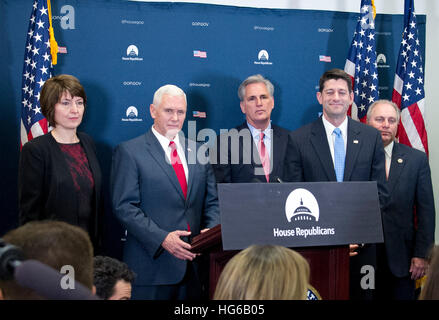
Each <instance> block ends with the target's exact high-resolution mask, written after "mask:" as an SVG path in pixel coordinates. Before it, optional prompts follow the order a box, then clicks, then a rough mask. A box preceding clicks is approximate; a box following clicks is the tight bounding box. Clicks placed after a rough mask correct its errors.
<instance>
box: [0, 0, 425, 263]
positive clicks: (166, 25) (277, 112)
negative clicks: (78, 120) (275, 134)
mask: <svg viewBox="0 0 439 320" xmlns="http://www.w3.org/2000/svg"><path fill="white" fill-rule="evenodd" d="M401 6H403V1H401ZM359 7H360V1H359V0H358V8H359ZM31 9H32V1H30V0H0V43H1V50H0V70H1V77H0V94H1V100H0V108H1V111H2V120H1V126H0V130H1V131H0V133H1V140H2V153H3V156H2V157H1V159H0V166H1V168H2V169H3V174H2V179H1V190H0V197H1V198H0V199H1V207H0V208H1V215H0V235H2V234H3V233H4V232H6V231H7V230H9V229H11V228H13V227H15V226H16V225H17V163H18V157H19V117H20V108H21V104H20V101H21V72H22V68H23V56H24V50H25V48H24V45H25V40H26V33H27V27H28V23H29V16H30V12H31ZM52 14H53V25H54V29H55V37H56V40H57V42H58V45H59V46H62V47H66V49H67V53H66V54H59V55H58V65H56V66H55V74H61V73H68V74H73V75H75V76H76V77H78V78H79V79H80V81H81V83H82V84H83V85H84V87H85V89H86V93H87V96H88V106H87V110H86V114H85V119H84V121H83V124H82V125H81V128H80V130H82V131H85V132H87V133H89V134H90V135H91V136H92V137H93V138H94V139H95V142H96V144H97V147H98V157H99V160H100V163H101V166H102V170H103V172H104V176H105V181H104V186H105V195H106V220H105V222H104V223H105V230H106V233H105V243H106V246H107V249H108V250H107V254H109V255H113V256H116V257H119V256H120V252H121V251H120V249H121V243H122V242H121V238H123V230H122V229H121V228H120V226H119V224H118V222H117V221H116V220H115V219H114V218H113V217H112V214H111V210H110V201H109V195H108V182H109V181H108V180H109V173H110V165H111V152H112V149H113V147H114V146H115V145H117V144H118V143H120V142H121V141H124V140H128V139H131V138H133V137H135V136H138V135H140V134H142V133H143V132H145V131H146V130H147V129H148V128H149V127H150V126H151V124H152V119H151V118H150V116H149V104H150V103H151V101H152V95H153V93H154V91H155V90H156V89H157V88H158V87H160V86H161V85H163V84H166V83H172V84H176V85H178V86H180V87H181V88H182V89H183V90H185V91H186V93H187V97H188V114H187V120H191V121H196V128H197V130H200V129H202V128H212V129H214V130H215V131H216V132H219V129H221V128H225V129H228V128H231V127H234V126H236V125H238V124H240V123H242V121H243V120H244V117H243V115H242V114H241V111H240V108H239V99H238V97H237V88H238V86H239V84H240V82H241V81H242V80H244V79H245V78H246V77H247V76H249V75H251V74H255V73H261V74H262V75H264V76H265V77H267V78H269V79H270V80H271V81H272V82H273V84H274V85H275V93H274V100H275V109H274V111H273V114H272V119H273V122H274V123H276V124H278V125H280V126H283V127H285V128H287V129H290V130H293V129H296V128H298V127H299V126H301V125H303V124H305V123H308V122H310V121H312V120H313V119H315V118H316V117H317V115H318V112H320V111H321V106H320V105H319V104H318V103H317V101H316V98H315V92H316V91H317V89H318V80H319V77H320V76H321V74H322V73H323V72H324V71H325V70H328V69H330V68H334V67H337V68H341V69H343V68H344V64H345V61H346V56H347V53H348V49H349V46H350V43H351V40H352V37H353V32H354V29H355V25H356V21H357V17H358V13H345V12H332V11H314V10H285V9H279V10H278V9H255V8H241V7H231V6H217V5H204V4H187V3H139V2H124V1H116V0H107V1H104V0H94V1H87V0H76V1H74V0H70V1H67V0H52ZM417 19H418V27H419V31H420V35H419V36H420V37H419V38H420V40H421V43H422V44H423V45H424V46H425V21H426V19H425V16H423V15H419V16H418V17H417ZM375 25H376V34H377V36H376V38H377V55H378V71H379V81H380V84H379V92H380V97H381V98H390V97H391V90H392V87H393V77H394V72H395V68H396V58H397V54H398V50H399V46H400V41H401V34H402V31H403V16H402V15H377V17H376V23H375ZM196 50H198V51H200V52H201V53H202V54H201V55H203V54H204V53H205V55H206V57H205V58H204V57H198V56H195V55H194V51H196ZM320 55H324V56H329V57H331V62H322V61H320V60H319V56H320ZM422 55H423V56H425V55H424V53H423V52H422ZM424 69H425V68H424ZM132 107H134V108H132ZM192 111H203V112H206V118H195V117H193V115H192ZM186 130H187V125H185V128H184V132H185V133H186V134H187V131H186Z"/></svg>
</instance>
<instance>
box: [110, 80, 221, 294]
mask: <svg viewBox="0 0 439 320" xmlns="http://www.w3.org/2000/svg"><path fill="white" fill-rule="evenodd" d="M186 108H187V102H186V95H185V93H184V92H183V91H182V90H181V89H180V88H178V87H176V86H174V85H166V86H163V87H161V88H159V89H158V90H157V91H156V92H155V94H154V99H153V103H152V104H151V105H150V113H151V117H152V118H153V119H154V124H153V126H152V128H151V129H150V130H149V131H148V132H147V133H145V134H143V135H141V136H139V137H137V138H134V139H132V140H129V141H126V142H124V143H121V144H120V145H119V146H117V147H116V149H115V151H114V154H113V164H112V182H111V190H112V202H113V211H114V213H115V215H116V216H117V218H118V219H119V221H120V222H121V223H122V225H123V227H124V228H126V230H127V240H126V243H125V247H124V254H123V255H124V261H125V262H126V263H127V264H128V266H129V267H130V269H131V270H133V271H134V272H135V273H136V274H137V278H136V280H135V282H134V284H133V291H132V298H133V299H148V300H155V299H158V300H169V299H177V300H186V299H189V300H193V299H200V298H201V294H202V292H201V283H200V278H199V273H198V263H197V260H198V259H196V258H197V256H196V254H194V253H192V252H191V251H190V249H191V246H190V244H189V242H190V241H189V237H193V236H195V235H197V234H199V233H200V232H203V231H204V230H206V229H207V228H211V227H213V226H215V225H217V224H218V223H219V209H218V197H217V191H216V184H215V176H214V174H213V171H212V167H211V165H210V164H209V163H207V164H201V163H200V162H201V161H200V162H198V159H197V147H198V145H197V144H196V143H195V142H193V141H192V142H189V141H188V140H187V139H184V138H183V137H181V135H180V134H179V133H180V130H181V128H182V126H183V122H184V120H185V117H186ZM204 160H205V159H203V161H202V162H203V163H205V161H204Z"/></svg>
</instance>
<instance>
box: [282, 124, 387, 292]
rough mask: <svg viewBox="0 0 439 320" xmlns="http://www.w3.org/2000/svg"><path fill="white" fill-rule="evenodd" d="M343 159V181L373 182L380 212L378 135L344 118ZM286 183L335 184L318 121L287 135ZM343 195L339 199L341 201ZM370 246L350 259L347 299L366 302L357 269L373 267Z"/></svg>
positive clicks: (382, 181) (383, 195)
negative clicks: (345, 128)
mask: <svg viewBox="0 0 439 320" xmlns="http://www.w3.org/2000/svg"><path fill="white" fill-rule="evenodd" d="M347 131H348V132H347V144H346V158H345V170H344V178H343V181H377V185H378V193H379V198H380V204H381V209H383V208H384V207H385V204H386V201H387V197H388V193H387V187H386V171H385V156H384V148H383V142H382V140H381V135H380V133H379V132H378V130H376V129H375V128H372V127H370V126H367V125H365V124H363V123H360V122H357V121H355V120H352V119H351V118H348V127H347ZM285 170H286V181H291V182H301V181H303V182H316V181H336V176H335V170H334V164H333V161H332V157H331V152H330V149H329V145H328V139H327V135H326V131H325V127H324V125H323V120H322V119H321V118H319V119H317V120H316V121H314V122H312V123H310V124H308V125H305V126H303V127H301V128H299V129H298V130H296V131H294V132H292V133H291V134H290V143H289V145H288V149H287V160H286V169H285ZM342 196H343V195H340V197H342ZM375 260H376V257H375V248H374V246H366V247H364V248H363V249H362V251H360V253H359V254H358V255H357V256H355V257H352V258H351V259H350V262H351V280H350V282H351V297H352V298H354V299H366V298H367V299H369V298H371V297H372V292H371V291H370V290H362V289H361V287H360V279H361V277H362V274H361V273H360V269H361V267H362V266H363V265H365V264H369V265H376V261H375Z"/></svg>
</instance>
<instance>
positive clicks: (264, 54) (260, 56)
mask: <svg viewBox="0 0 439 320" xmlns="http://www.w3.org/2000/svg"><path fill="white" fill-rule="evenodd" d="M269 59H270V55H269V54H268V52H267V50H261V51H259V53H258V60H260V61H268V60H269Z"/></svg>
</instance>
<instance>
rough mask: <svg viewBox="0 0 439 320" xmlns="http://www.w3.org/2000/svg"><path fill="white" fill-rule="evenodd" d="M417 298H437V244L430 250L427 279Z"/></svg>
mask: <svg viewBox="0 0 439 320" xmlns="http://www.w3.org/2000/svg"><path fill="white" fill-rule="evenodd" d="M419 300H439V246H437V245H435V246H434V247H433V248H432V249H431V252H430V257H429V266H428V271H427V280H426V281H425V284H424V286H423V287H422V289H421V294H420V295H419Z"/></svg>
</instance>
